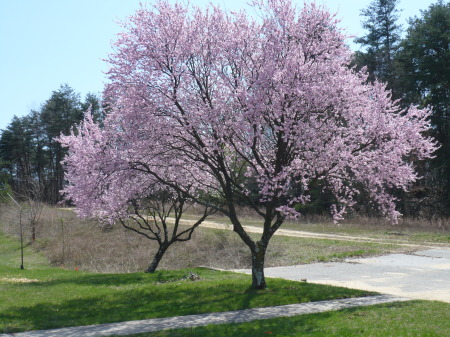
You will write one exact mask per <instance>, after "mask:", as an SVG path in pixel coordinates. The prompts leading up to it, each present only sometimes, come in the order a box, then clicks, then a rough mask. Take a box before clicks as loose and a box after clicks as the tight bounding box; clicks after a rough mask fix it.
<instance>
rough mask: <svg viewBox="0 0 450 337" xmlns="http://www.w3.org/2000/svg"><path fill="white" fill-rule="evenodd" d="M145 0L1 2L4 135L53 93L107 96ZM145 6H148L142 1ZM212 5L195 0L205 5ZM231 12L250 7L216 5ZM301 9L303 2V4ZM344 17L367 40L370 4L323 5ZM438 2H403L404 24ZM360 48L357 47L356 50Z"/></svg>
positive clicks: (223, 0) (336, 1)
mask: <svg viewBox="0 0 450 337" xmlns="http://www.w3.org/2000/svg"><path fill="white" fill-rule="evenodd" d="M139 2H140V1H139V0H0V46H1V47H0V48H1V49H0V129H4V128H5V127H6V126H7V125H8V124H9V122H10V121H11V119H12V117H13V116H14V115H17V116H24V115H26V114H28V113H29V112H30V110H32V109H35V110H37V109H39V108H40V106H41V105H42V104H43V103H44V102H45V101H46V100H47V99H48V98H49V97H50V95H51V93H52V91H54V90H57V89H59V87H60V85H61V84H64V83H67V84H68V85H69V86H71V87H72V88H73V89H74V90H75V91H76V92H79V93H80V94H81V96H82V98H84V96H85V95H86V94H87V93H88V92H93V93H100V92H101V91H102V88H103V85H104V82H105V76H104V73H103V72H104V71H106V65H105V63H104V62H103V61H102V59H103V58H106V57H107V55H108V53H110V52H111V42H112V41H114V40H115V35H116V34H117V33H118V32H119V31H120V28H119V26H118V24H117V21H118V20H122V19H125V18H126V17H127V16H129V15H131V14H132V13H133V12H134V11H135V10H136V9H137V8H139ZM142 2H145V1H144V0H142ZM208 2H209V1H207V0H201V1H198V0H191V3H193V4H199V5H203V4H205V3H208ZM211 2H213V3H216V4H220V5H221V6H222V7H225V8H228V9H238V8H240V7H241V6H242V4H244V3H246V1H238V0H212V1H211ZM297 2H298V3H299V4H302V3H303V0H297ZM318 2H319V3H323V4H324V5H325V6H327V7H328V8H329V9H330V11H332V12H336V11H337V12H338V17H340V18H341V20H342V22H341V26H342V27H344V28H346V29H347V32H348V33H349V34H351V35H362V34H363V33H364V31H363V30H362V28H361V24H360V21H361V17H360V15H359V14H360V10H361V9H363V8H366V7H367V6H368V4H369V3H370V0H359V1H355V0H318ZM436 2H437V0H420V1H418V0H400V4H399V6H398V8H399V9H402V10H403V12H402V14H401V18H400V20H399V21H400V22H399V23H401V24H402V25H403V27H404V28H406V27H407V24H406V20H407V18H409V17H413V16H419V15H420V10H421V9H422V10H423V9H427V8H428V7H429V5H430V4H432V3H436ZM352 48H356V46H352Z"/></svg>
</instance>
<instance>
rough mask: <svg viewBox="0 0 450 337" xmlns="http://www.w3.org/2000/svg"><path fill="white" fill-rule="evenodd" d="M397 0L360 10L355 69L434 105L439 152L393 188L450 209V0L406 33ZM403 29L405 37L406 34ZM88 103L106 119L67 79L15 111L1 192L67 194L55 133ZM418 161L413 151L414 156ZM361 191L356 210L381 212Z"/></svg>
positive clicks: (421, 204) (323, 201)
mask: <svg viewBox="0 0 450 337" xmlns="http://www.w3.org/2000/svg"><path fill="white" fill-rule="evenodd" d="M398 2H399V0H374V1H372V3H371V4H370V5H369V7H368V8H366V9H364V10H363V11H362V13H361V15H362V18H363V21H362V24H363V27H364V29H365V30H366V32H367V34H366V35H365V36H363V37H359V38H357V39H356V40H355V42H356V43H357V44H359V45H360V46H361V47H362V48H361V51H358V52H355V53H354V55H353V62H352V66H353V67H355V69H361V68H362V67H366V68H367V70H368V72H369V74H370V76H369V79H368V80H369V81H375V80H379V81H383V82H385V83H386V85H387V87H388V88H389V89H390V90H391V92H392V97H393V99H396V100H399V102H400V105H401V106H402V108H407V107H408V106H410V105H411V104H414V105H418V106H420V107H426V106H432V107H433V114H432V117H431V120H430V122H431V124H432V129H431V131H430V136H432V137H434V138H435V139H436V141H437V142H438V143H439V145H440V148H439V150H438V151H437V152H436V153H435V158H434V159H431V160H429V161H425V162H416V163H415V165H416V167H417V171H418V173H419V175H420V176H421V177H422V179H420V180H419V181H417V182H416V183H415V185H414V186H412V187H411V188H410V191H409V192H407V193H405V192H401V191H394V193H396V195H397V198H398V209H399V211H400V212H402V213H403V214H404V215H405V216H410V217H427V218H432V217H448V216H450V111H449V100H450V99H449V97H450V50H449V47H450V2H448V1H447V2H444V1H442V0H440V1H438V2H436V3H435V4H433V5H431V6H430V7H429V8H428V9H427V10H424V11H422V13H421V15H420V16H419V17H415V18H411V19H410V20H409V23H408V27H407V28H406V29H405V34H402V32H403V30H402V29H403V28H402V27H400V26H399V25H398V24H397V21H398V12H399V11H398V9H397V5H398ZM402 36H404V37H402ZM88 109H90V110H91V112H92V114H93V116H94V118H95V120H97V121H98V122H100V123H101V121H102V120H103V118H104V117H105V114H106V111H107V109H106V108H105V107H104V106H103V105H102V98H101V97H98V96H97V95H95V94H88V95H87V96H86V97H85V98H84V99H81V97H80V95H79V94H77V93H76V92H75V90H74V89H72V88H71V87H70V86H69V85H67V84H66V85H62V86H61V87H60V88H59V89H57V90H55V91H54V92H52V93H51V94H50V97H49V99H48V100H47V101H46V102H44V103H43V104H42V106H41V107H40V109H38V110H32V111H30V113H29V114H28V115H26V116H24V117H14V118H13V120H12V121H11V122H10V123H9V125H8V126H7V127H6V128H5V129H4V130H1V131H0V133H1V134H0V194H5V193H6V192H9V193H14V194H15V195H16V197H17V198H18V199H20V198H32V199H35V200H39V201H43V202H47V203H50V204H55V203H58V202H60V201H61V200H62V196H61V194H60V191H61V190H62V188H63V186H64V184H65V181H64V171H63V167H62V163H61V161H62V160H63V158H64V156H65V154H66V153H65V150H64V149H63V148H61V146H60V144H59V143H58V142H57V141H56V140H55V138H56V137H58V136H59V135H60V134H68V133H69V132H70V131H71V130H72V129H73V130H75V132H76V127H77V125H78V124H79V123H80V122H81V121H82V120H83V118H84V114H85V112H86V111H87V110H88ZM411 159H412V160H413V161H414V158H411ZM313 196H314V198H313V199H314V200H313V202H312V203H311V204H310V205H308V206H306V207H305V209H303V212H304V213H317V214H322V213H327V212H328V207H329V205H330V204H331V201H330V200H329V199H328V198H329V197H328V196H327V195H326V194H324V193H323V192H322V188H321V186H317V187H316V191H315V193H314V194H313ZM365 198H366V197H365V196H364V195H361V196H360V203H359V205H360V206H359V208H357V209H356V211H357V212H359V213H361V214H364V215H376V212H374V211H373V210H371V209H369V208H368V207H366V205H368V202H367V200H365Z"/></svg>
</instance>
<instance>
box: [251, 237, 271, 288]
mask: <svg viewBox="0 0 450 337" xmlns="http://www.w3.org/2000/svg"><path fill="white" fill-rule="evenodd" d="M266 249H267V243H265V244H263V243H261V242H260V241H258V242H257V243H256V247H255V249H254V250H252V288H254V289H265V288H266V278H265V277H264V261H265V258H266Z"/></svg>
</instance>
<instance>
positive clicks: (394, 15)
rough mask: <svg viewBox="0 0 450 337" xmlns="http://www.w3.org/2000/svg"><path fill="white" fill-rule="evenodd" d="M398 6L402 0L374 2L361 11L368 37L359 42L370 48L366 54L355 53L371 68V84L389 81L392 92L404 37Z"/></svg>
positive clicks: (376, 0)
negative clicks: (396, 63)
mask: <svg viewBox="0 0 450 337" xmlns="http://www.w3.org/2000/svg"><path fill="white" fill-rule="evenodd" d="M398 3H399V0H373V1H372V2H371V3H370V4H369V7H367V8H366V9H363V10H362V11H361V14H362V16H364V17H365V21H363V22H362V26H363V28H364V29H365V30H367V34H366V35H365V36H363V37H360V38H357V39H356V40H355V42H356V43H358V44H361V45H362V46H364V47H366V51H365V52H357V53H356V54H355V63H356V64H357V65H358V66H359V67H362V66H366V67H367V69H368V71H369V73H370V80H371V81H373V80H375V79H378V80H381V81H383V82H387V83H388V88H389V89H391V90H392V89H394V86H395V66H394V59H395V54H396V52H397V50H398V47H399V43H400V34H401V26H400V25H398V24H397V20H398V17H399V15H398V13H399V10H398V9H397V8H396V7H397V5H398Z"/></svg>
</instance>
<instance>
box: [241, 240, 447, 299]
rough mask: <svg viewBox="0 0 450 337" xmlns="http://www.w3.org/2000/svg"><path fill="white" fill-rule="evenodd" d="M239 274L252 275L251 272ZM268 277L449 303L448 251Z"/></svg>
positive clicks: (269, 271)
mask: <svg viewBox="0 0 450 337" xmlns="http://www.w3.org/2000/svg"><path fill="white" fill-rule="evenodd" d="M237 271H241V272H245V273H250V271H249V270H237ZM265 275H266V276H267V277H279V278H284V279H288V280H301V279H307V280H308V282H311V283H321V284H330V285H336V286H343V287H348V288H355V289H362V290H370V291H377V292H381V293H385V294H391V295H396V296H404V297H409V298H415V299H425V300H437V301H443V302H448V303H450V249H448V248H447V249H428V250H423V251H419V252H415V253H414V254H411V255H406V254H390V255H385V256H378V257H370V258H359V259H347V260H345V262H329V263H314V264H308V265H298V266H288V267H272V268H266V269H265Z"/></svg>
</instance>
